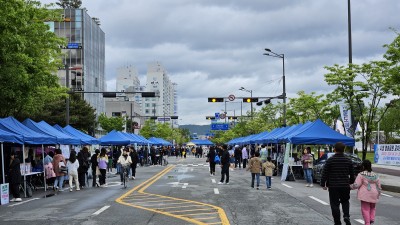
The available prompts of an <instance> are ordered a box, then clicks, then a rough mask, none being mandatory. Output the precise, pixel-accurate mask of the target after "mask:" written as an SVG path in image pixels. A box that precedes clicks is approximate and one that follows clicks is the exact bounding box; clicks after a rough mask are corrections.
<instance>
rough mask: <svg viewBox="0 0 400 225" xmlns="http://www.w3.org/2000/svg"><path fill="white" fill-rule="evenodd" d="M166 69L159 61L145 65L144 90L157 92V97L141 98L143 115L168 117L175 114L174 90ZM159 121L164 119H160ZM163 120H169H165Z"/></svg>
mask: <svg viewBox="0 0 400 225" xmlns="http://www.w3.org/2000/svg"><path fill="white" fill-rule="evenodd" d="M175 86H176V85H174V83H172V82H171V80H170V79H169V76H168V75H167V71H166V70H165V69H164V67H163V66H162V65H161V64H160V63H159V62H154V63H150V64H149V65H148V67H147V84H146V91H150V92H156V93H158V96H159V97H158V98H143V100H142V110H143V114H144V116H157V117H170V116H174V115H176V114H177V111H176V110H175V109H177V106H176V102H175V97H176V91H175ZM159 121H164V120H162V119H161V120H160V119H159ZM165 122H171V121H168V120H166V121H165Z"/></svg>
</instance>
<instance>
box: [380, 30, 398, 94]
mask: <svg viewBox="0 0 400 225" xmlns="http://www.w3.org/2000/svg"><path fill="white" fill-rule="evenodd" d="M392 30H393V31H394V32H395V33H396V34H397V37H396V38H395V39H394V40H393V42H392V43H390V44H386V45H384V47H385V48H387V50H386V53H385V54H384V55H383V56H384V58H385V59H387V60H388V61H389V62H390V63H391V64H390V66H391V67H390V75H391V77H390V78H391V79H390V81H391V82H393V84H395V85H393V92H394V94H395V95H397V96H398V95H400V33H399V32H397V31H396V30H394V29H392Z"/></svg>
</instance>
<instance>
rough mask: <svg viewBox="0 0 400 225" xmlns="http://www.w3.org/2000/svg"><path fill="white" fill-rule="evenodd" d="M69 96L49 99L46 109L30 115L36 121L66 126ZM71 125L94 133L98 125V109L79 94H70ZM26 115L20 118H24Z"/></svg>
mask: <svg viewBox="0 0 400 225" xmlns="http://www.w3.org/2000/svg"><path fill="white" fill-rule="evenodd" d="M66 97H67V96H63V97H61V98H58V99H55V100H52V101H49V102H47V103H46V107H45V109H44V110H43V111H42V112H40V113H37V114H32V115H31V116H30V118H31V119H33V120H34V121H41V120H44V121H46V122H47V123H49V124H51V125H54V124H58V125H60V126H65V125H66V124H65V121H66V119H65V118H66V104H65V100H66ZM69 108H70V110H69V117H70V122H69V123H70V125H71V126H73V127H74V128H76V129H79V130H82V131H85V132H88V133H93V131H94V129H95V126H96V111H95V109H94V108H93V107H92V106H90V105H89V104H88V103H87V102H86V101H85V100H83V99H82V97H81V96H80V95H79V94H72V95H71V96H70V107H69ZM24 118H26V117H23V118H19V119H21V120H23V119H24Z"/></svg>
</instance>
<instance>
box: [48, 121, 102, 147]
mask: <svg viewBox="0 0 400 225" xmlns="http://www.w3.org/2000/svg"><path fill="white" fill-rule="evenodd" d="M53 127H54V128H56V129H57V130H59V131H61V132H64V133H67V134H69V135H72V136H74V137H77V138H79V139H80V140H81V143H82V144H85V145H95V144H99V140H97V138H94V137H92V136H90V135H88V134H85V133H84V132H82V131H80V130H78V129H75V128H73V127H71V126H70V125H67V126H65V127H64V128H62V127H61V126H59V125H57V124H56V125H54V126H53Z"/></svg>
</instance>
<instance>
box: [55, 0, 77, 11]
mask: <svg viewBox="0 0 400 225" xmlns="http://www.w3.org/2000/svg"><path fill="white" fill-rule="evenodd" d="M56 4H57V5H58V6H60V7H61V8H63V9H79V8H80V7H81V6H82V1H81V0H59V2H56Z"/></svg>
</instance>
